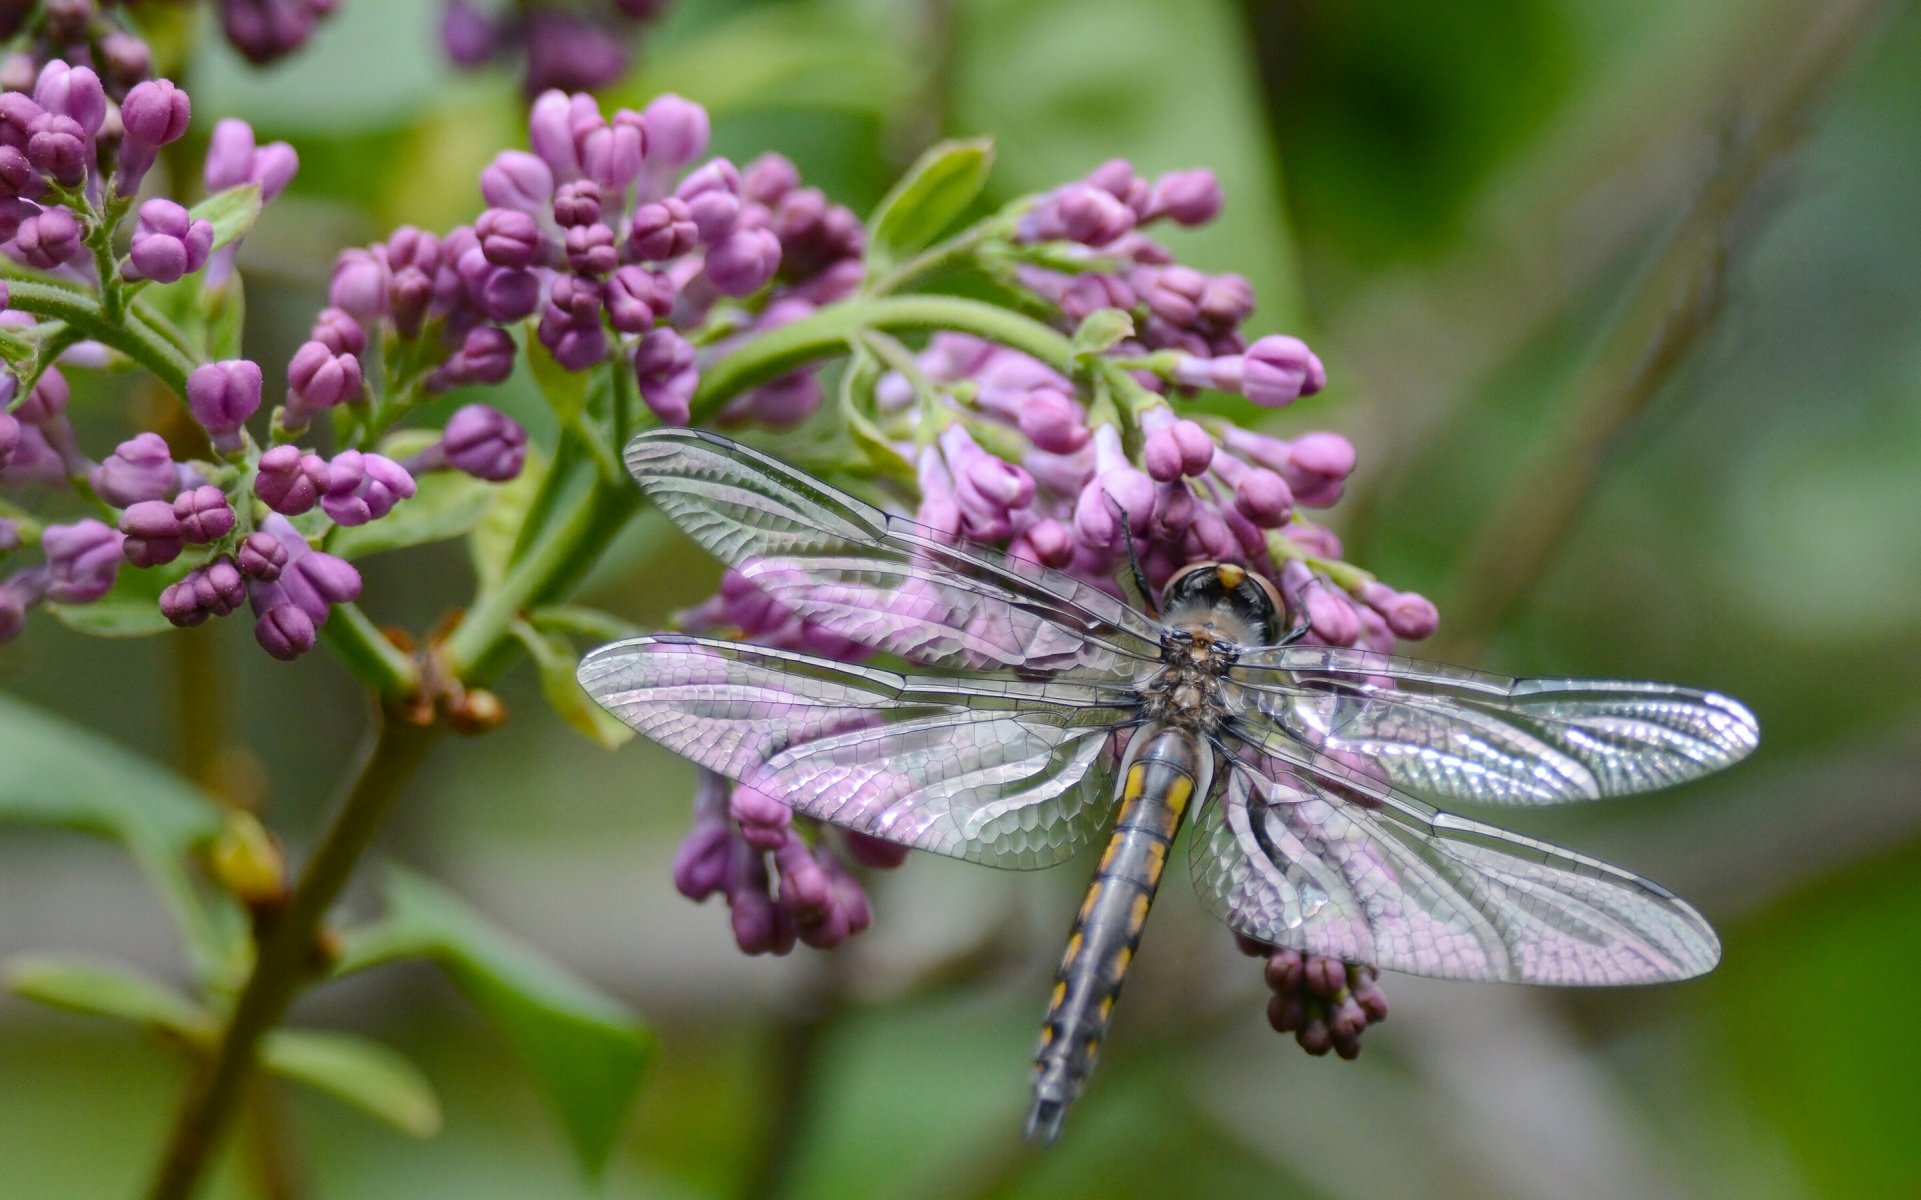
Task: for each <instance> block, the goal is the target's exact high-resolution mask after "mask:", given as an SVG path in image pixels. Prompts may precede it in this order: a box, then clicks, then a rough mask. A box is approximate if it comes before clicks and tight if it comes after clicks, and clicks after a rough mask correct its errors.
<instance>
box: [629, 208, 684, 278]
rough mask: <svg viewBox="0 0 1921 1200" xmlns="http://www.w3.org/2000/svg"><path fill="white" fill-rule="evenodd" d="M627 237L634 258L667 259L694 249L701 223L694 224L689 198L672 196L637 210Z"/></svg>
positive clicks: (645, 260)
mask: <svg viewBox="0 0 1921 1200" xmlns="http://www.w3.org/2000/svg"><path fill="white" fill-rule="evenodd" d="M628 239H629V240H628V243H627V244H628V247H629V252H630V253H631V255H632V256H633V257H634V258H635V259H637V260H639V261H641V262H665V261H667V260H668V259H670V258H679V257H680V256H681V255H683V254H686V253H687V252H688V251H690V250H692V249H693V248H694V246H695V245H697V244H698V243H699V241H700V227H699V226H697V225H695V224H694V218H693V213H692V210H690V209H689V208H688V207H687V202H686V201H684V200H681V199H680V198H678V197H675V196H669V197H667V198H666V199H664V200H657V201H655V202H654V203H652V204H643V205H641V206H640V207H639V208H637V209H635V210H634V219H633V222H632V225H631V228H630V231H629V233H628Z"/></svg>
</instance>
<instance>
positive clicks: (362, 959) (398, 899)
mask: <svg viewBox="0 0 1921 1200" xmlns="http://www.w3.org/2000/svg"><path fill="white" fill-rule="evenodd" d="M418 957H425V958H432V959H434V960H436V961H437V962H439V963H440V964H441V966H442V967H443V968H445V969H446V971H447V973H448V975H449V976H451V977H452V979H453V981H454V983H455V984H456V985H457V986H458V987H459V988H460V989H461V990H462V991H463V992H465V993H466V995H467V997H468V998H469V999H470V1000H472V1001H473V1002H474V1004H475V1005H476V1006H478V1007H479V1008H480V1010H481V1011H482V1012H484V1013H486V1014H487V1017H488V1018H489V1019H490V1020H491V1021H493V1023H494V1024H495V1025H496V1026H498V1027H499V1028H500V1030H501V1032H502V1033H503V1034H505V1035H506V1037H507V1039H508V1041H510V1042H512V1043H513V1045H514V1047H515V1048H516V1049H517V1050H519V1051H520V1053H521V1054H522V1056H524V1057H525V1058H526V1060H527V1062H528V1063H529V1065H531V1066H532V1067H533V1069H534V1072H535V1074H536V1076H537V1077H538V1079H539V1080H540V1082H541V1084H542V1086H543V1087H544V1088H545V1090H546V1092H547V1096H548V1099H549V1101H550V1102H551V1103H552V1104H553V1106H554V1109H555V1112H556V1113H557V1114H558V1116H559V1118H560V1122H561V1124H562V1126H563V1127H564V1128H565V1129H566V1131H567V1136H568V1138H569V1140H570V1141H571V1142H572V1143H573V1147H574V1153H575V1155H576V1157H577V1158H578V1160H579V1162H580V1166H581V1169H582V1170H583V1171H585V1172H586V1173H587V1174H588V1175H590V1176H595V1177H598V1176H599V1175H600V1173H601V1171H602V1170H603V1169H605V1167H606V1165H607V1158H608V1156H609V1155H610V1154H611V1153H612V1152H613V1148H614V1144H615V1143H616V1141H617V1140H618V1139H619V1137H620V1129H621V1124H622V1122H623V1121H624V1120H625V1118H626V1115H627V1111H628V1109H629V1107H630V1106H631V1105H632V1103H633V1099H634V1094H635V1091H636V1090H637V1089H638V1088H639V1086H640V1079H641V1076H642V1074H643V1073H644V1072H645V1071H646V1069H647V1064H648V1062H649V1060H650V1059H651V1058H652V1057H653V1046H654V1041H653V1035H652V1034H651V1033H650V1032H649V1031H648V1029H647V1027H646V1025H645V1024H643V1023H642V1022H641V1021H640V1019H639V1018H638V1017H636V1016H635V1015H634V1014H632V1013H631V1012H629V1011H628V1010H627V1009H626V1008H625V1007H624V1006H622V1005H621V1004H620V1003H618V1002H617V1001H615V1000H612V999H610V998H609V997H607V996H605V995H603V994H602V993H600V992H598V991H596V990H594V989H593V988H592V987H589V986H588V985H587V984H585V983H582V982H581V981H579V980H578V979H575V978H574V977H573V976H571V975H569V974H567V972H566V971H565V970H563V969H562V968H560V967H559V966H556V965H555V964H553V963H551V962H549V961H548V960H546V959H545V958H542V957H541V956H540V955H539V954H537V953H536V952H535V951H533V950H532V949H530V948H528V947H527V946H525V945H524V944H522V943H521V942H519V941H517V940H515V939H514V938H512V937H510V936H509V935H508V934H506V933H504V932H502V931H501V930H499V929H496V928H495V927H494V926H493V925H491V924H490V923H488V922H487V921H486V920H485V919H484V918H482V917H481V916H479V915H478V914H476V913H475V912H474V911H473V910H472V909H470V908H468V907H467V905H466V903H465V902H463V901H462V900H461V899H460V898H459V897H457V896H455V895H454V894H453V893H451V892H449V891H447V890H446V889H445V888H443V887H441V886H440V885H439V884H436V883H433V882H431V881H430V880H427V879H426V878H424V877H422V876H419V875H416V874H414V873H412V872H410V871H403V870H400V869H399V868H393V869H391V870H390V873H389V877H388V883H387V914H386V916H385V917H383V918H382V919H381V920H380V921H378V922H376V923H375V924H373V925H371V926H368V927H366V928H364V929H360V930H357V931H355V932H354V933H353V934H352V935H350V936H349V939H348V944H347V951H346V954H345V955H344V956H343V957H342V959H341V962H340V966H339V968H338V971H339V973H342V974H345V973H348V972H351V971H356V970H363V969H365V968H367V967H370V966H374V965H376V964H378V963H382V962H389V961H392V960H395V959H400V958H418Z"/></svg>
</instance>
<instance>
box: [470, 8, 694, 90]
mask: <svg viewBox="0 0 1921 1200" xmlns="http://www.w3.org/2000/svg"><path fill="white" fill-rule="evenodd" d="M666 8H667V0H587V2H586V3H571V4H562V3H555V2H553V0H523V2H522V3H517V4H513V5H510V6H506V7H505V8H504V10H498V9H497V10H496V11H492V12H490V11H486V10H484V9H483V7H482V6H480V5H478V4H475V3H473V2H472V0H444V2H443V4H442V5H441V10H440V42H441V47H442V49H443V50H445V52H446V54H447V57H448V58H449V59H450V60H452V61H453V62H454V63H455V64H456V65H458V66H462V67H481V66H485V65H487V64H488V63H492V62H501V61H510V60H520V61H521V62H522V63H523V70H524V72H525V74H524V77H523V83H524V86H525V87H526V89H527V94H528V95H529V96H538V95H539V94H540V93H542V92H544V91H547V90H548V89H550V88H559V89H561V90H563V91H592V90H594V89H596V88H601V87H605V86H606V85H608V84H610V83H612V82H614V81H615V80H617V79H619V78H620V77H621V76H622V75H624V74H625V73H626V71H627V67H628V64H629V63H630V62H631V61H632V45H633V41H634V34H635V32H636V31H637V30H639V29H640V28H641V27H643V26H644V25H646V24H647V23H649V22H651V21H653V20H654V19H655V18H657V17H659V16H660V15H661V13H662V12H664V11H665V10H666Z"/></svg>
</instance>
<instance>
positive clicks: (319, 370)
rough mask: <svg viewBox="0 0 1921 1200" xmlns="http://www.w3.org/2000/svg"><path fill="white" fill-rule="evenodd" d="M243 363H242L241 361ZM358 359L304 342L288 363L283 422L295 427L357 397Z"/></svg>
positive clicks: (317, 344)
mask: <svg viewBox="0 0 1921 1200" xmlns="http://www.w3.org/2000/svg"><path fill="white" fill-rule="evenodd" d="M243 361H244V360H243ZM361 383H362V379H361V371H360V360H359V359H358V358H356V357H355V356H354V355H351V354H335V353H334V352H333V351H332V350H330V349H328V347H327V345H326V343H324V342H306V343H303V344H302V345H301V347H300V349H298V350H296V351H294V355H293V358H292V360H291V361H289V362H288V363H287V405H286V413H285V415H284V418H283V419H284V420H285V421H286V423H287V425H288V427H289V428H298V427H300V426H302V425H305V424H306V423H307V422H309V421H311V420H313V419H314V417H316V416H318V415H319V414H320V413H323V412H325V411H326V410H328V409H330V408H333V407H334V406H335V405H339V404H346V403H351V402H352V401H354V400H356V399H358V398H359V396H360V389H361Z"/></svg>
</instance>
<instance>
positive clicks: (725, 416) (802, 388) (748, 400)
mask: <svg viewBox="0 0 1921 1200" xmlns="http://www.w3.org/2000/svg"><path fill="white" fill-rule="evenodd" d="M820 402H821V390H820V379H819V378H818V377H817V376H816V375H815V373H814V372H813V371H789V372H788V373H787V374H785V375H781V376H778V377H777V378H774V379H770V380H768V381H767V382H766V383H763V384H761V385H760V386H759V387H757V388H754V389H753V390H752V391H750V392H748V393H747V394H745V395H743V396H740V397H739V398H737V399H735V400H734V401H732V402H731V403H729V404H728V405H727V407H726V408H725V409H723V410H722V411H721V414H720V419H721V422H722V423H723V424H737V423H741V422H746V421H754V422H758V423H759V424H762V425H766V426H769V427H770V428H774V429H784V428H787V427H788V426H792V425H798V424H800V423H801V422H802V421H805V420H806V419H807V418H808V417H810V416H812V415H814V413H815V412H817V411H819V409H820Z"/></svg>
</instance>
